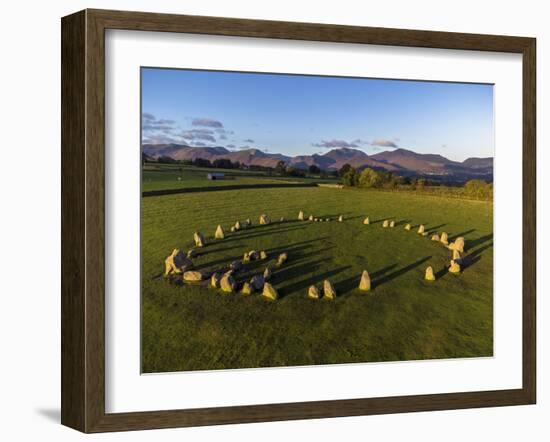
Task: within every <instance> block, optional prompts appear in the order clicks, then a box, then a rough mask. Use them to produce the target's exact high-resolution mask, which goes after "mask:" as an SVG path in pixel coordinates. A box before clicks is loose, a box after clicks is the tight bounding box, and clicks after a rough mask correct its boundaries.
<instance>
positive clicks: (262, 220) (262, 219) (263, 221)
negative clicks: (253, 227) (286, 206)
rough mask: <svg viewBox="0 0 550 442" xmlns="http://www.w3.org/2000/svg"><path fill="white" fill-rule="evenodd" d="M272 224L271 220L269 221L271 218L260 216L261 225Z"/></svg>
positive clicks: (264, 215)
mask: <svg viewBox="0 0 550 442" xmlns="http://www.w3.org/2000/svg"><path fill="white" fill-rule="evenodd" d="M269 223H271V220H270V219H269V217H268V216H267V215H266V214H265V213H263V214H262V215H261V216H260V225H262V226H264V225H266V224H269Z"/></svg>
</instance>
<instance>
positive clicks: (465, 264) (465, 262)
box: [460, 255, 481, 271]
mask: <svg viewBox="0 0 550 442" xmlns="http://www.w3.org/2000/svg"><path fill="white" fill-rule="evenodd" d="M480 259H481V255H468V256H465V257H464V258H462V259H461V260H460V267H461V270H462V271H465V270H466V269H468V268H470V267H471V266H473V265H474V264H475V263H477V262H478V261H479V260H480Z"/></svg>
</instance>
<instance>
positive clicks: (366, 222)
mask: <svg viewBox="0 0 550 442" xmlns="http://www.w3.org/2000/svg"><path fill="white" fill-rule="evenodd" d="M363 224H370V220H369V217H368V216H367V217H366V218H365V219H364V220H363Z"/></svg>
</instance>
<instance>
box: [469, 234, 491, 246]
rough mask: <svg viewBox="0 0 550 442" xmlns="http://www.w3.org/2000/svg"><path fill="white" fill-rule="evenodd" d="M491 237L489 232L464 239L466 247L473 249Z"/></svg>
mask: <svg viewBox="0 0 550 442" xmlns="http://www.w3.org/2000/svg"><path fill="white" fill-rule="evenodd" d="M492 239H493V234H492V233H490V234H488V235H483V236H480V237H479V238H476V239H472V240H467V241H466V249H467V250H470V249H473V248H474V247H476V246H479V245H481V244H483V243H485V242H487V241H491V240H492Z"/></svg>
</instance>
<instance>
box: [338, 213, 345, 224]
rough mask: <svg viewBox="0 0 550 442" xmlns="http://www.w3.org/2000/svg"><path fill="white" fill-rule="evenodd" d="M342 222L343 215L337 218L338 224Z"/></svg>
mask: <svg viewBox="0 0 550 442" xmlns="http://www.w3.org/2000/svg"><path fill="white" fill-rule="evenodd" d="M343 221H344V215H340V216H339V217H338V222H339V223H341V222H343Z"/></svg>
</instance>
